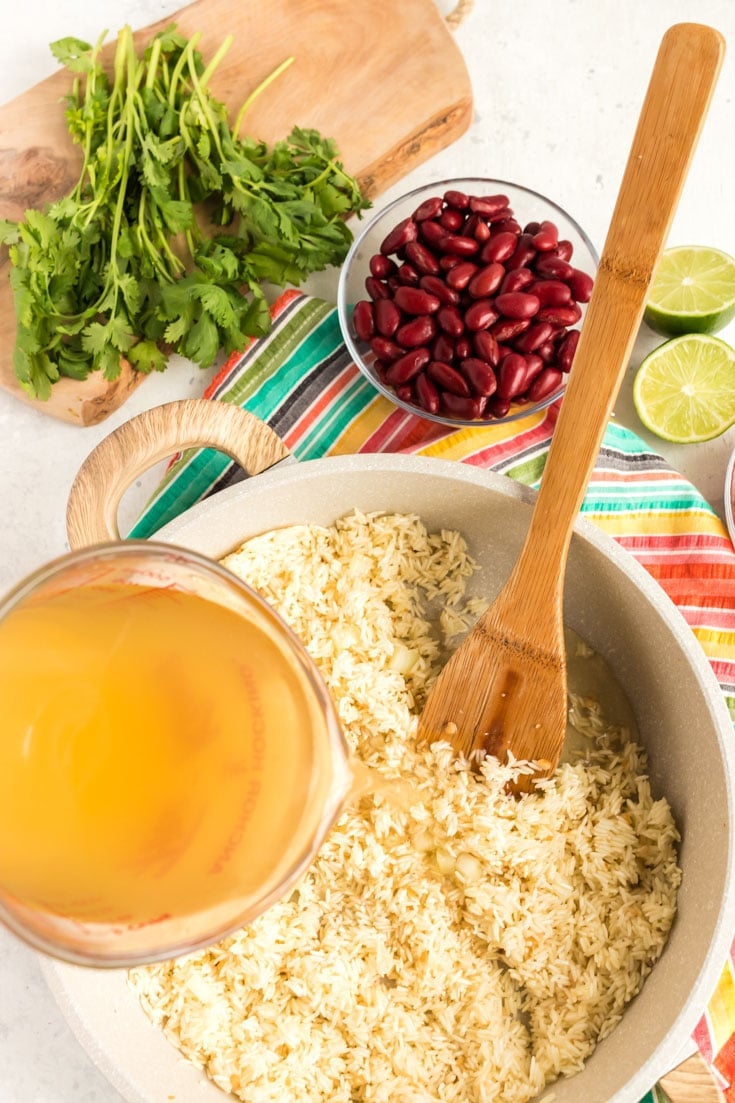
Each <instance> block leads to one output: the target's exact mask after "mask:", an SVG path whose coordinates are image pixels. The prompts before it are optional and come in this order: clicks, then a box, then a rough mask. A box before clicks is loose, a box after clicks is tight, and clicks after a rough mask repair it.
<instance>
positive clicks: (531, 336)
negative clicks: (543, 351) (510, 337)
mask: <svg viewBox="0 0 735 1103" xmlns="http://www.w3.org/2000/svg"><path fill="white" fill-rule="evenodd" d="M553 332H554V327H553V326H552V324H551V322H535V323H534V324H533V325H531V327H530V328H529V329H527V330H526V332H525V333H521V334H520V336H518V337H516V339H515V341H514V343H513V347H514V348H515V349H516V350H517V351H518V352H522V353H527V352H533V351H534V350H535V349H537V348H538V347H539V345H543V343H544V341H548V340H549V338H550V337H551V335H552V334H553Z"/></svg>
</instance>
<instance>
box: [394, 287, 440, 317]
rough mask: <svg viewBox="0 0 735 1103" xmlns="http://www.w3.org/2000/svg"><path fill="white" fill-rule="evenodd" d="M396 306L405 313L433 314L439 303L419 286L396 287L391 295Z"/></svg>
mask: <svg viewBox="0 0 735 1103" xmlns="http://www.w3.org/2000/svg"><path fill="white" fill-rule="evenodd" d="M393 298H394V301H395V304H396V306H398V307H400V308H401V310H405V312H406V314H434V313H435V312H436V311H437V310H438V309H439V307H440V306H441V303H440V301H439V299H437V297H436V295H430V294H429V292H428V291H424V290H423V288H421V287H398V288H397V289H396V293H395V295H394V296H393Z"/></svg>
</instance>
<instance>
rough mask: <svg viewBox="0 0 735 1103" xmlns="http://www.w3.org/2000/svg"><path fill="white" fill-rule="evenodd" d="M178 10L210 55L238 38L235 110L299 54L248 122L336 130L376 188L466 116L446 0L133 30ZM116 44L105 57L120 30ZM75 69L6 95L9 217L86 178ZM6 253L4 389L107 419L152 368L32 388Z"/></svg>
mask: <svg viewBox="0 0 735 1103" xmlns="http://www.w3.org/2000/svg"><path fill="white" fill-rule="evenodd" d="M171 22H175V23H176V24H177V26H178V28H179V30H180V31H181V32H182V33H184V34H186V35H191V34H193V33H194V32H195V31H200V32H201V35H202V38H201V41H200V44H199V48H200V49H201V52H202V54H203V56H204V58H205V60H208V59H209V58H211V56H212V55H213V54H214V52H215V50H216V49H217V48H218V47H219V45H220V44H221V42H222V41H223V39H224V38H225V37H226V36H227V35H228V34H233V35H234V36H235V41H234V43H233V45H232V47H231V49H230V51H229V53H228V54H227V55H226V57H225V59H224V61H223V62H222V64H221V65H220V67H219V68H218V69H217V71H216V73H215V76H214V77H213V79H212V91H213V93H214V94H215V95H216V96H217V98H218V99H220V100H222V101H223V102H224V103H226V104H227V106H228V107H229V109H230V111H231V118H232V119H234V117H235V114H236V113H237V110H238V109H239V107H240V105H241V104H242V102H243V101H244V100H245V98H246V97H247V96H248V94H249V93H250V92H251V91H252V90H253V89H254V88H255V87H256V86H257V85H258V84H259V82H260V81H261V80H263V79H264V78H265V77H266V76H267V75H268V74H269V73H270V72H272V70H273V69H274V68H275V67H276V66H277V65H279V64H280V62H282V61H283V60H284V59H285V58H287V57H289V56H291V55H293V56H294V58H295V61H294V62H293V64H292V65H291V66H290V67H289V68H288V69H287V70H286V72H285V73H284V74H282V76H281V77H279V78H278V80H277V81H276V82H275V83H274V84H272V85H271V86H270V87H269V88H268V89H266V91H265V92H264V93H263V94H262V95H261V96H260V97H258V98H257V99H256V100H255V102H254V103H253V105H252V107H251V108H250V109H249V111H248V115H247V116H246V121H245V124H244V128H243V129H244V131H247V133H249V134H250V135H251V136H253V137H256V138H260V139H264V140H265V141H267V142H272V141H275V140H277V139H279V138H283V137H285V136H286V135H287V134H288V132H289V131H290V130H291V128H292V126H293V125H299V126H307V127H316V128H317V129H318V130H319V131H321V133H322V134H323V135H325V136H327V137H332V138H334V139H335V141H336V143H337V148H338V150H339V152H340V156H341V159H342V161H343V163H344V165H345V168H346V169H347V170H348V172H350V173H351V174H352V175H354V176H356V177H357V178H358V180H359V182H360V184H361V185H362V188H363V190H364V192H365V194H366V195H368V196H369V197H370V198H371V199H375V197H376V196H378V195H379V194H380V193H381V191H383V190H384V189H385V188H387V187H388V186H389V185H391V184H393V183H395V182H396V181H397V180H399V179H400V178H401V177H402V176H403V175H405V174H406V173H408V172H410V171H411V170H412V169H413V168H415V167H416V166H417V165H419V164H420V163H421V162H423V161H425V160H426V159H427V158H429V157H430V156H431V155H432V154H433V153H436V152H437V151H438V150H440V149H442V148H444V147H445V146H446V145H448V144H449V143H450V142H452V141H454V140H455V139H456V138H458V137H459V136H460V135H461V134H462V133H463V132H464V131H465V130H466V129H467V127H468V126H469V123H470V119H471V115H472V89H471V85H470V80H469V76H468V73H467V69H466V67H465V64H464V61H463V58H462V55H461V53H460V51H459V48H458V46H457V44H456V42H455V40H454V37H453V34H452V31H451V30H450V28H449V26H448V25H447V22H446V20H445V18H444V16H443V14H442V13H441V11H440V10H439V8H438V7H437V4H436V0H349V2H346V0H268V3H267V4H265V5H264V4H263V3H261V2H260V0H196V3H193V4H190V5H188V6H187V7H185V8H182V9H181V10H180V11H178V12H176V13H175V14H174V15H172V16H169V17H167V18H166V19H162V20H160V21H159V22H158V23H155V24H152V25H151V26H149V27H146V28H144V29H142V30H139V31H136V41H137V43H138V46H139V47H140V45H141V44H144V43H145V42H146V41H147V40H148V39H149V38H150V36H151V35H152V34H153V33H155V31H157V30H159V29H160V28H162V27H164V26H166V25H167V24H169V23H171ZM101 29H102V28H100V30H101ZM119 29H120V28H119V27H116V28H113V31H114V34H116V33H117V32H118V31H119ZM69 32H70V33H71V34H73V33H74V29H73V27H70V28H69ZM114 34H113V37H114ZM106 50H107V54H106V56H107V58H109V57H110V56H111V55H112V53H113V52H114V41H112V40H111V42H110V43H109V44H108V46H107V47H106ZM70 79H71V78H70V74H69V73H68V71H66V70H60V71H59V72H58V73H55V74H54V75H53V76H51V77H49V78H48V79H47V80H44V81H42V82H41V83H39V84H37V85H35V86H34V87H33V88H31V89H30V90H29V91H27V92H25V93H23V94H22V95H20V96H18V97H17V98H16V99H14V100H11V102H10V103H7V104H5V105H4V106H3V107H0V217H2V218H10V219H14V220H18V219H20V218H22V217H23V213H24V211H25V210H26V209H27V208H29V207H33V208H42V207H43V205H44V204H45V203H47V202H50V201H52V200H54V199H57V198H59V197H60V196H62V195H64V194H66V193H67V192H68V191H70V190H71V188H72V187H73V185H74V183H75V181H76V179H77V176H78V172H79V168H80V165H81V158H80V157H79V150H78V148H77V147H75V146H74V145H73V144H72V142H71V140H70V139H69V137H68V135H67V132H66V124H65V120H64V110H63V104H61V103H60V102H59V101H60V99H62V98H63V96H64V95H65V94H66V92H67V91H68V89H69V85H70ZM2 252H3V256H2V258H1V259H0V387H2V388H3V389H5V390H7V391H10V392H11V393H12V394H14V395H16V396H17V397H18V398H21V399H22V400H23V401H27V402H31V403H32V404H33V405H34V406H35V407H36V408H38V409H39V410H41V411H43V412H45V413H47V414H50V415H51V416H53V417H56V418H60V419H62V420H64V421H69V422H74V423H77V424H80V425H92V424H95V423H97V422H99V421H102V420H103V419H104V418H106V417H107V416H108V415H109V414H110V413H112V411H113V410H116V409H117V408H118V407H119V406H120V405H121V404H122V403H123V402H124V401H125V399H126V398H127V397H128V395H129V394H130V393H131V391H132V390H133V389H134V388H135V387H137V386H138V385H139V384H140V383H141V382H142V379H143V378H144V377H141V376H140V375H139V374H138V373H136V372H134V371H132V369H130V368H129V367H127V366H124V367H123V371H122V373H121V376H120V378H119V379H118V380H116V381H115V382H114V383H107V382H105V380H103V379H101V378H100V377H99V373H96V375H95V376H92V377H90V378H89V379H87V380H85V381H83V382H78V381H76V380H72V379H61V380H60V381H59V382H58V383H55V384H54V386H53V388H52V396H51V398H50V399H49V400H48V401H46V402H39V401H35V400H31V399H28V398H27V396H26V395H25V393H24V392H23V391H22V389H21V388H20V387H19V386H18V384H17V382H16V380H15V377H14V374H13V366H12V350H13V343H14V340H15V317H14V313H13V304H12V295H11V292H10V285H9V279H8V275H9V269H10V264H9V261H8V258H7V251H6V250H5V249H3V251H2Z"/></svg>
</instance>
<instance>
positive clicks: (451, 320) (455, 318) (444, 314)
mask: <svg viewBox="0 0 735 1103" xmlns="http://www.w3.org/2000/svg"><path fill="white" fill-rule="evenodd" d="M436 320H437V322H438V323H439V327H440V329H443V330H444V332H445V333H448V334H449V336H450V337H459V335H460V334H461V333H464V319H463V318H462V315H461V314H460V312H459V311H458V310H457V307H456V306H443V307H441V309H440V310H439V311H438V312H437V315H436Z"/></svg>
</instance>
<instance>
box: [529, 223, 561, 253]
mask: <svg viewBox="0 0 735 1103" xmlns="http://www.w3.org/2000/svg"><path fill="white" fill-rule="evenodd" d="M532 241H533V244H534V247H535V248H536V249H538V251H539V253H548V251H549V250H550V249H554V248H556V246H557V245H558V244H559V230H558V228H557V226H556V224H555V223H553V222H549V221H548V220H544V221H543V222H542V223H541V225H540V226H539V228H538V230H537V231H536V233H535V234H534V235H533V238H532Z"/></svg>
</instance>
